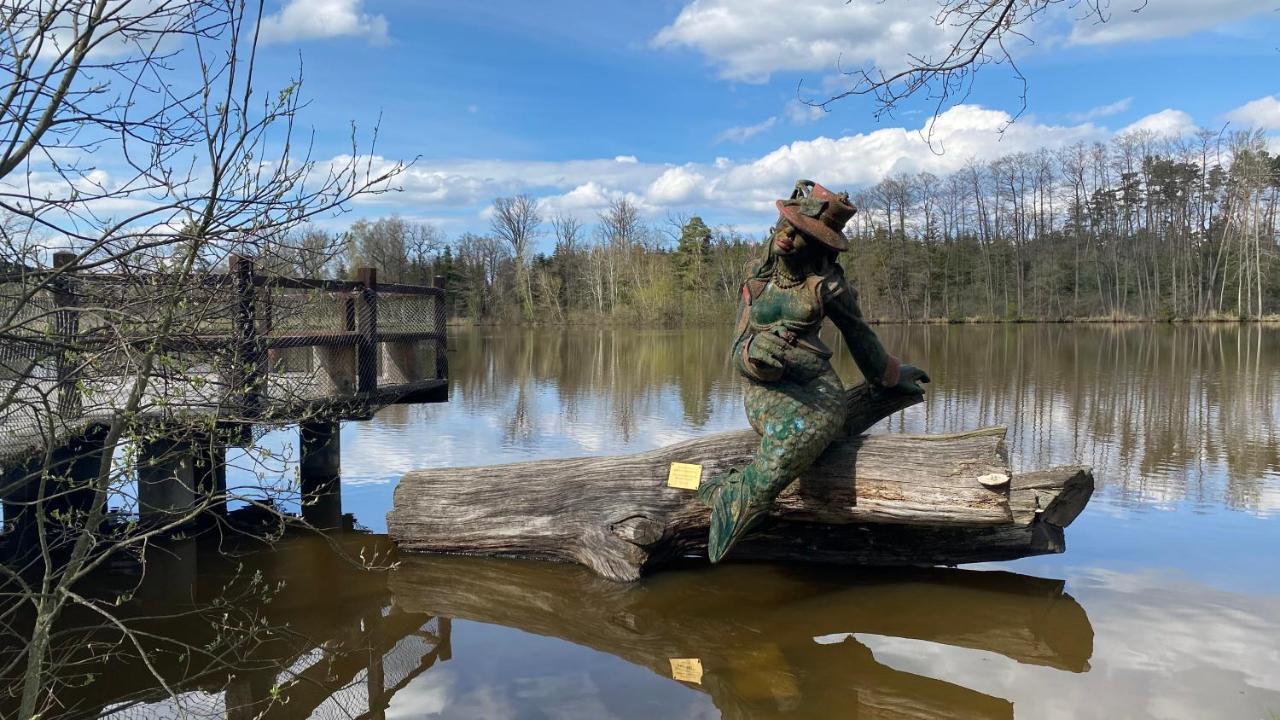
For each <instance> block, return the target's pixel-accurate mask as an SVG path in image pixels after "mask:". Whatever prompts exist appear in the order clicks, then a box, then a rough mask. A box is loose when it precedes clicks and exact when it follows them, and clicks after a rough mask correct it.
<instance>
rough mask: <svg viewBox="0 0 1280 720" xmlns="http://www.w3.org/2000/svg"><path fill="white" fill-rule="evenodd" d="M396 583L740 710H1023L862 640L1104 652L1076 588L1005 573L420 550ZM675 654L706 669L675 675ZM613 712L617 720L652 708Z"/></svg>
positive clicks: (430, 602) (415, 600) (1046, 659)
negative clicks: (654, 563)
mask: <svg viewBox="0 0 1280 720" xmlns="http://www.w3.org/2000/svg"><path fill="white" fill-rule="evenodd" d="M390 584H391V589H392V593H393V595H394V598H395V604H396V606H397V607H399V608H404V609H406V610H408V611H411V612H416V613H429V614H439V615H443V616H448V617H453V618H456V619H465V620H470V621H473V622H482V623H487V624H493V625H501V626H505V627H509V628H515V629H518V630H521V631H523V632H525V633H532V634H535V635H540V636H549V637H555V638H560V639H562V640H566V641H568V642H570V643H573V644H574V645H578V646H582V647H586V648H591V649H593V650H598V651H602V652H605V653H608V654H610V655H613V656H616V657H619V658H622V659H624V660H626V661H627V662H629V663H631V664H633V665H637V666H641V667H645V668H648V669H649V670H651V671H653V672H654V673H656V674H658V675H661V676H665V677H673V675H674V676H675V677H676V678H677V679H679V680H683V681H684V682H685V684H686V686H687V687H690V688H693V689H696V690H698V691H700V692H704V693H706V694H707V695H708V696H710V699H711V701H712V702H713V703H714V705H715V707H716V708H717V710H718V711H719V713H720V716H721V717H725V718H766V717H813V718H820V717H822V718H825V717H930V718H1010V717H1013V706H1012V704H1011V703H1010V702H1009V701H1008V700H1005V699H1003V698H1000V697H996V696H992V695H988V694H984V693H981V692H976V691H974V690H971V689H969V688H966V687H963V686H961V685H956V684H953V683H951V682H947V681H944V680H938V679H934V678H931V677H927V676H925V675H921V674H915V673H910V672H903V671H900V670H896V669H894V668H891V667H888V666H886V665H884V664H882V663H880V662H879V661H878V660H877V659H876V657H875V656H874V655H873V653H872V652H871V650H870V649H869V648H868V647H867V646H866V645H865V644H863V643H862V642H860V641H859V639H857V638H861V637H863V636H884V637H894V638H911V639H914V640H920V641H927V642H930V643H939V644H942V645H948V646H954V647H959V648H969V649H973V650H982V651H986V652H991V653H996V654H999V655H1001V656H1004V657H1006V658H1009V659H1011V660H1013V661H1015V662H1018V663H1025V664H1028V665H1036V666H1043V667H1046V668H1053V669H1055V670H1060V671H1068V672H1083V671H1084V670H1086V669H1088V659H1089V656H1090V654H1091V653H1092V648H1093V630H1092V628H1091V627H1090V625H1089V619H1088V617H1087V615H1086V614H1085V612H1084V609H1083V608H1081V607H1080V605H1079V604H1078V603H1076V601H1075V600H1073V599H1072V598H1071V596H1070V595H1067V594H1066V593H1064V592H1063V584H1062V582H1061V581H1056V580H1045V579H1041V578H1034V577H1028V576H1025V575H1016V574H1012V573H1005V572H974V571H964V570H932V571H911V572H904V573H896V574H895V573H875V574H871V575H868V576H866V577H863V578H861V579H850V578H839V577H835V576H833V575H832V574H831V572H830V571H814V570H812V569H782V568H776V567H775V568H771V567H767V566H729V567H724V568H717V569H714V570H710V571H697V572H683V573H670V574H667V575H660V576H657V577H654V578H652V579H650V580H648V581H646V582H645V583H644V584H642V585H638V586H625V585H619V584H616V583H610V582H607V581H604V580H601V579H599V578H597V577H595V576H594V575H591V574H590V573H588V572H586V571H584V570H583V569H582V568H579V567H576V566H555V565H550V566H549V565H545V564H535V563H521V562H513V561H503V560H479V559H460V558H423V557H415V558H409V559H407V560H406V561H405V562H404V565H403V566H402V567H401V568H400V569H399V570H398V571H397V572H395V573H394V574H393V575H392V576H391V580H390ZM855 634H856V636H857V637H855ZM673 658H674V659H678V660H683V661H689V662H692V663H693V667H695V668H696V669H697V672H696V673H694V674H692V675H684V674H683V672H684V671H683V670H675V669H673V665H672V659H673ZM686 665H688V663H686V664H685V665H677V667H679V668H684V667H686ZM606 706H607V707H608V709H609V710H610V711H611V712H610V715H609V716H611V717H631V716H634V717H640V716H642V715H639V714H635V713H630V712H626V708H625V707H615V706H614V705H613V704H610V703H606ZM393 707H395V705H394V704H393ZM524 714H527V713H523V712H522V713H517V715H524ZM444 715H445V716H446V717H455V715H453V714H452V713H449V712H445V713H444ZM458 717H461V715H458Z"/></svg>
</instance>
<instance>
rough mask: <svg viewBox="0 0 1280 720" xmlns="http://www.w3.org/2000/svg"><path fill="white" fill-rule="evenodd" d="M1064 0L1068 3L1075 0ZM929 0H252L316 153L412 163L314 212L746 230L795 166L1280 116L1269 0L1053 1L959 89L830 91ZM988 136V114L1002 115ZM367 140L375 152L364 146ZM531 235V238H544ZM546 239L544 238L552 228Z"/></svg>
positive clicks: (914, 48)
mask: <svg viewBox="0 0 1280 720" xmlns="http://www.w3.org/2000/svg"><path fill="white" fill-rule="evenodd" d="M1068 4H1069V3H1064V4H1063V5H1064V6H1065V5H1068ZM936 9H937V1H936V0H928V1H924V0H893V1H892V2H880V1H879V0H851V1H850V2H847V3H846V2H845V0H811V1H810V2H808V3H805V4H803V5H801V4H797V3H794V2H792V1H791V0H644V1H643V2H635V1H634V0H633V1H632V2H615V1H614V0H598V1H596V2H583V1H582V0H577V1H571V0H538V2H532V3H531V2H516V1H514V0H488V1H487V2H483V3H477V2H462V1H461V0H267V1H266V6H265V10H264V12H265V13H266V14H265V16H264V18H263V25H262V38H263V47H262V49H261V52H260V56H259V72H260V74H261V78H262V79H261V80H260V81H259V84H260V85H262V86H264V87H267V88H270V87H272V86H282V85H284V84H285V83H286V82H287V81H288V79H289V78H290V77H291V76H293V75H295V74H296V73H297V72H298V70H299V67H301V69H302V73H303V78H304V80H303V85H302V95H303V97H304V98H306V99H307V100H308V102H309V104H308V105H307V107H306V108H305V109H304V111H303V113H302V117H301V124H302V125H303V126H306V127H310V128H314V129H315V133H316V135H315V137H316V147H315V151H314V155H315V156H316V157H320V158H328V157H338V156H341V155H343V154H344V153H348V152H350V129H351V124H352V123H355V125H356V127H357V129H358V131H359V132H360V133H362V134H363V136H364V137H366V138H367V137H368V134H369V133H370V132H371V131H372V129H373V128H374V126H375V125H377V126H378V130H379V132H378V138H377V145H376V147H374V148H373V152H372V154H373V156H374V161H375V165H376V164H383V163H385V164H388V165H389V164H391V163H393V162H395V161H412V164H411V166H410V167H409V169H408V170H407V171H406V172H405V173H404V174H403V175H402V176H401V177H400V178H399V179H398V180H397V182H396V185H397V187H399V188H401V189H400V191H398V192H394V193H389V194H385V195H381V196H378V197H376V198H369V199H365V200H361V201H358V202H357V203H355V204H354V205H353V206H352V208H351V209H350V211H349V212H348V213H347V214H345V215H343V216H341V217H337V218H331V219H328V220H326V221H325V222H326V223H327V224H330V225H332V226H334V227H338V228H340V227H343V226H345V225H346V224H349V223H350V222H352V221H353V220H354V219H356V218H359V217H378V216H384V215H391V214H397V215H400V216H401V217H404V218H406V219H411V220H418V221H426V222H431V223H435V224H437V225H438V226H439V227H440V228H441V229H442V230H444V231H445V232H446V233H447V234H449V235H454V234H457V233H460V232H463V231H468V230H471V231H484V230H485V229H486V228H487V227H488V220H487V214H486V209H487V208H488V207H489V205H490V203H491V202H492V200H493V199H494V198H495V197H498V196H502V195H512V194H517V193H529V194H531V195H533V196H535V197H537V198H538V199H539V201H540V203H541V206H542V208H543V211H544V214H546V215H548V216H550V215H552V214H555V213H559V212H564V213H570V214H575V215H577V216H578V217H579V218H581V219H583V220H585V221H587V222H591V221H592V220H593V219H594V217H595V215H596V213H597V212H599V211H600V210H601V209H602V208H603V207H605V206H606V205H607V203H608V202H609V201H610V200H611V199H615V198H619V197H628V198H630V199H631V200H633V201H634V202H636V203H637V204H638V205H639V206H640V207H641V208H642V210H643V211H644V213H645V214H646V216H647V217H649V218H650V219H651V220H652V221H654V222H660V221H662V220H663V219H665V218H666V217H668V216H669V215H673V214H686V215H687V214H699V215H701V216H702V217H703V218H704V219H706V220H707V222H708V223H710V224H730V225H734V226H737V227H740V228H742V229H744V230H748V231H754V230H756V229H760V228H763V227H766V226H767V225H768V223H769V222H771V220H772V217H771V216H770V212H769V211H770V209H771V208H772V201H773V200H774V199H775V198H778V197H782V196H785V195H786V194H788V193H789V191H790V188H791V186H792V184H793V183H794V181H795V180H796V179H798V178H801V177H807V178H812V179H815V180H818V181H819V182H822V183H823V184H825V185H827V186H829V187H832V188H835V189H846V190H856V189H857V188H860V187H863V186H866V185H868V184H873V183H875V182H877V181H878V180H880V179H881V178H883V177H885V176H887V175H890V174H893V173H897V172H915V171H921V170H928V171H931V172H934V173H936V174H944V173H946V172H948V171H951V170H954V169H957V168H959V167H961V166H963V165H964V164H965V162H967V161H968V160H969V159H970V158H971V157H978V158H994V157H998V156H1000V155H1003V154H1007V153H1012V152H1017V151H1020V150H1027V149H1034V148H1036V147H1040V146H1047V147H1055V146H1059V145H1063V144H1069V143H1072V142H1076V141H1078V140H1085V141H1093V140H1106V139H1108V138H1110V137H1112V136H1113V135H1115V134H1116V133H1119V132H1125V131H1128V130H1132V129H1135V128H1145V129H1149V130H1152V131H1155V132H1173V133H1177V132H1186V131H1189V130H1191V129H1193V128H1196V127H1205V128H1212V129H1214V130H1218V129H1221V128H1223V127H1224V126H1225V127H1229V128H1243V127H1248V126H1255V127H1260V128H1262V129H1264V130H1266V131H1268V132H1270V133H1273V134H1275V133H1280V72H1278V71H1280V41H1277V40H1276V38H1278V37H1280V0H1215V1H1214V2H1204V1H1202V0H1111V2H1110V6H1109V13H1108V15H1109V19H1108V21H1107V22H1106V23H1098V22H1097V20H1096V18H1083V19H1081V16H1083V15H1084V12H1083V11H1082V10H1081V9H1080V8H1075V9H1070V8H1067V7H1063V8H1061V9H1059V10H1057V11H1055V12H1053V13H1050V14H1049V15H1047V16H1043V17H1042V20H1041V21H1038V22H1036V23H1035V24H1034V25H1032V26H1030V27H1028V28H1027V29H1026V30H1027V35H1028V40H1027V41H1020V42H1018V43H1015V44H1014V45H1013V46H1012V47H1011V48H1010V49H1011V51H1012V52H1013V53H1014V54H1015V56H1016V57H1017V59H1018V62H1019V66H1020V68H1021V71H1022V73H1023V74H1024V75H1025V76H1026V78H1027V81H1028V83H1029V88H1028V93H1027V98H1026V109H1025V111H1023V112H1022V114H1021V115H1020V116H1018V117H1017V119H1016V120H1015V121H1014V122H1013V123H1012V124H1011V125H1010V124H1009V120H1010V119H1011V117H1012V115H1014V114H1016V113H1018V111H1019V108H1020V107H1021V105H1022V100H1021V97H1020V96H1021V84H1020V83H1019V82H1018V81H1017V79H1016V78H1015V77H1014V76H1013V75H1012V73H1011V72H1010V70H1009V68H1008V67H1007V66H989V67H987V68H986V69H984V70H983V71H982V72H981V73H980V74H979V75H978V78H977V84H976V86H975V88H974V90H973V92H972V93H971V95H970V96H969V97H967V98H966V99H965V102H964V103H963V104H961V105H958V106H955V107H951V108H950V109H947V110H945V111H944V112H943V113H942V114H941V115H939V116H938V117H937V118H936V121H934V123H935V124H934V125H933V127H932V139H933V142H932V143H930V142H927V141H926V140H925V139H924V135H923V133H922V129H923V128H925V127H926V125H927V123H929V122H930V121H931V119H932V115H933V104H932V103H929V102H927V101H920V102H910V103H907V104H905V105H904V106H903V107H901V108H900V109H899V110H898V111H897V112H895V113H894V114H893V115H892V116H884V115H882V116H879V117H877V115H876V113H875V110H876V107H875V105H874V103H873V101H872V100H870V99H868V98H861V97H851V98H846V99H844V100H840V101H838V102H835V103H833V104H831V105H830V106H829V111H822V110H816V109H814V108H812V107H809V106H806V105H804V104H803V103H801V102H800V101H799V100H800V98H802V97H803V98H810V99H824V98H825V97H827V96H829V94H830V93H831V92H833V91H837V90H839V89H841V88H842V87H844V86H845V85H847V84H848V80H847V78H845V77H844V76H842V75H841V73H840V70H841V69H842V68H844V69H848V68H852V67H860V66H862V65H865V64H866V63H878V64H880V65H882V66H884V67H887V68H893V67H900V66H901V65H902V64H903V62H904V60H905V58H906V56H907V53H909V52H915V53H927V52H929V51H930V50H931V49H934V48H937V47H940V44H941V43H942V42H944V41H945V37H946V29H945V28H939V27H938V26H937V25H936V24H935V23H934V21H933V18H932V15H933V13H934V12H935V11H936ZM1135 10H1138V12H1135ZM1002 128H1004V131H1003V132H1001V129H1002ZM359 152H360V153H366V152H369V148H368V146H367V144H366V145H364V146H362V147H361V149H360V150H359ZM550 242H551V241H550V239H549V238H548V237H544V238H542V244H543V245H544V246H549V245H550ZM543 249H546V248H545V247H544V248H543Z"/></svg>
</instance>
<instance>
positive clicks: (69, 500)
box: [0, 428, 106, 555]
mask: <svg viewBox="0 0 1280 720" xmlns="http://www.w3.org/2000/svg"><path fill="white" fill-rule="evenodd" d="M105 441H106V430H105V429H104V428H96V429H94V430H91V431H89V432H88V433H86V434H84V435H81V436H80V437H77V438H75V439H73V440H71V441H70V442H68V443H67V444H66V445H64V446H62V447H60V448H58V449H57V450H54V451H53V457H52V458H51V462H50V464H49V467H48V474H47V475H45V483H44V494H43V499H41V493H40V481H41V476H42V475H44V470H45V468H44V464H43V461H42V460H43V459H42V458H40V459H34V460H31V461H28V462H26V463H22V464H20V465H18V466H17V467H14V468H12V469H11V470H9V471H7V472H5V473H3V474H0V492H3V495H4V501H3V506H4V521H5V525H7V526H8V529H9V531H10V532H11V533H13V535H12V539H13V543H12V544H11V547H12V548H13V549H14V551H15V552H16V553H17V554H18V555H24V554H25V553H26V552H27V551H29V550H34V549H35V548H36V547H37V546H38V544H39V542H38V538H37V535H36V532H37V528H38V525H37V521H36V514H37V513H40V512H43V513H44V517H45V522H46V526H45V529H46V531H47V532H49V533H54V532H64V533H68V532H69V533H74V532H75V531H77V530H79V529H81V528H83V527H84V521H85V516H86V515H87V514H88V512H89V510H91V509H92V504H93V498H94V495H95V493H94V485H93V484H94V481H95V480H97V478H98V470H99V468H100V467H101V463H102V453H103V448H104V443H105ZM73 538H74V534H71V535H66V536H65V539H73Z"/></svg>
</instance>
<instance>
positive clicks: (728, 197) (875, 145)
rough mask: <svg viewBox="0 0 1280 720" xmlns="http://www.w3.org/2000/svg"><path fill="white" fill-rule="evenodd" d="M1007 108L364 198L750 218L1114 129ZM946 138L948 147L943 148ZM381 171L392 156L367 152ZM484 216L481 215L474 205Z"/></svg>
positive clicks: (435, 180) (473, 176)
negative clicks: (807, 185) (735, 154)
mask: <svg viewBox="0 0 1280 720" xmlns="http://www.w3.org/2000/svg"><path fill="white" fill-rule="evenodd" d="M1009 119H1010V118H1009V115H1008V114H1007V113H1005V112H1001V111H998V110H991V109H987V108H983V107H980V106H977V105H960V106H957V107H954V108H952V109H951V110H948V111H947V112H945V113H943V114H941V115H939V116H938V117H937V119H936V120H933V121H932V126H931V127H929V130H930V131H931V133H932V134H931V135H930V136H928V137H926V136H925V134H924V128H923V127H922V128H907V127H892V128H880V129H877V130H874V131H870V132H864V133H855V134H850V135H844V136H840V137H825V136H820V137H815V138H812V139H808V140H799V141H796V142H793V143H790V144H787V145H783V146H781V147H778V148H776V149H774V150H772V151H771V152H768V153H765V154H764V155H762V156H759V157H755V158H746V159H740V160H734V159H730V158H724V157H719V158H716V159H715V160H714V161H713V162H707V163H683V164H664V163H649V162H641V161H639V160H637V159H635V158H632V157H630V156H619V157H618V158H601V159H596V160H570V161H563V162H554V161H500V160H455V161H434V162H422V163H420V164H418V165H415V166H413V167H411V168H409V169H408V170H407V171H406V172H405V173H404V174H403V175H402V176H400V177H399V178H397V179H396V181H395V184H396V185H397V186H398V187H401V188H402V189H403V192H399V193H389V194H386V195H380V196H376V197H372V198H366V199H365V200H363V202H368V203H395V204H397V205H401V206H404V207H406V208H412V209H413V210H414V211H415V212H424V211H439V210H442V209H453V210H458V211H469V212H472V213H477V214H478V213H479V212H481V210H482V209H483V208H484V207H485V206H487V205H488V204H489V203H490V202H491V201H492V200H493V198H495V197H498V196H502V195H512V194H516V193H522V192H527V193H530V194H533V195H534V196H536V197H538V198H539V200H540V202H541V204H542V207H543V209H544V210H546V211H547V212H549V213H551V212H567V213H572V214H575V215H577V216H579V217H581V218H583V219H588V220H589V219H591V218H592V217H593V216H594V214H595V213H596V212H598V211H599V210H601V209H603V208H604V207H606V206H607V205H608V204H609V203H610V202H613V201H616V200H617V199H619V198H624V197H625V198H627V199H629V200H631V201H632V202H634V203H635V204H636V205H638V206H639V207H640V208H641V209H642V210H644V211H646V212H649V213H652V214H657V215H660V214H661V213H663V212H665V211H667V210H674V209H698V210H699V211H702V212H707V213H716V211H719V212H718V213H717V214H719V215H721V216H727V217H728V218H730V219H733V220H735V221H745V220H748V219H750V218H752V217H756V216H759V217H760V218H762V220H761V222H764V216H765V215H767V213H768V212H769V210H770V209H771V208H772V207H773V201H774V200H775V199H776V198H777V197H778V196H779V193H781V192H783V191H784V190H786V189H787V188H790V187H791V184H792V183H794V182H795V179H796V178H799V177H813V178H819V179H821V180H823V181H824V182H825V183H828V184H830V185H832V186H834V187H840V188H847V189H850V190H853V189H856V188H858V187H861V186H865V185H869V184H873V183H876V182H878V181H880V180H881V179H883V178H884V177H886V176H888V175H891V174H894V173H899V172H907V173H910V172H919V171H929V172H932V173H935V174H937V175H943V174H946V173H949V172H952V171H955V170H958V169H960V168H961V167H963V165H964V164H965V163H966V162H967V161H968V160H969V159H970V158H973V157H977V158H996V157H999V156H1001V155H1006V154H1009V153H1013V152H1019V151H1030V150H1035V149H1037V148H1040V147H1048V148H1054V147H1060V146H1062V145H1066V144H1070V143H1074V142H1077V141H1085V142H1091V141H1094V140H1105V139H1106V138H1107V137H1109V136H1110V133H1109V132H1108V131H1107V130H1105V129H1104V128H1101V127H1099V126H1096V125H1094V124H1092V123H1080V124H1075V125H1051V124H1044V123H1035V122H1033V121H1030V120H1028V121H1024V122H1019V123H1016V124H1014V125H1011V126H1008V127H1007V129H1004V132H1003V134H1001V133H1000V132H999V131H1000V130H1001V129H1002V128H1006V126H1007V125H1008V123H1009ZM939 148H941V149H943V150H945V152H942V153H939V152H938V149H939ZM369 162H370V164H371V167H372V168H373V170H374V171H375V172H376V171H378V170H379V169H380V168H383V167H384V166H389V165H390V161H389V160H386V159H383V158H373V159H370V160H369ZM475 216H478V215H475Z"/></svg>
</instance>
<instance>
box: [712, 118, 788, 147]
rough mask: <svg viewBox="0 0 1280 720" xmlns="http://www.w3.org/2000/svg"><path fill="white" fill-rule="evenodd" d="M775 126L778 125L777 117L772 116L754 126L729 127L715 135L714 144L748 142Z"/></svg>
mask: <svg viewBox="0 0 1280 720" xmlns="http://www.w3.org/2000/svg"><path fill="white" fill-rule="evenodd" d="M777 124H778V116H777V115H774V116H773V117H771V118H769V119H767V120H765V121H764V122H758V123H756V124H755V125H746V126H742V127H731V128H729V129H727V130H725V131H724V132H722V133H720V134H719V135H717V136H716V142H725V141H729V142H743V141H745V140H749V139H751V138H753V137H755V136H756V135H759V134H760V133H762V132H764V131H765V130H768V129H769V128H771V127H773V126H774V125H777Z"/></svg>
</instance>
